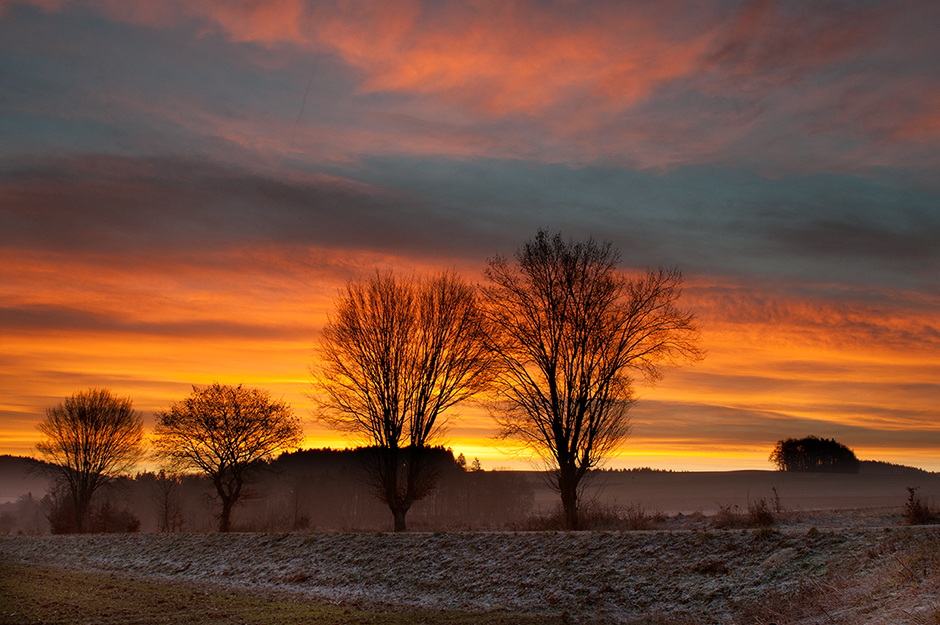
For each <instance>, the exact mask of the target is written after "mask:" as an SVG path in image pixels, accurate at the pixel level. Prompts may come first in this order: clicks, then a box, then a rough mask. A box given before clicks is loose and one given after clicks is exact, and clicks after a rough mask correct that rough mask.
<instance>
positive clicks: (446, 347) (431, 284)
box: [312, 272, 491, 531]
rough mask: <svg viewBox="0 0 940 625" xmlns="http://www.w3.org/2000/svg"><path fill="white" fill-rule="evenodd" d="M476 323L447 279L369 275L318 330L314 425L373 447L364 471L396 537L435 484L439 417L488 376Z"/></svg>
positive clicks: (464, 288)
mask: <svg viewBox="0 0 940 625" xmlns="http://www.w3.org/2000/svg"><path fill="white" fill-rule="evenodd" d="M482 324H483V319H482V316H481V313H480V310H479V308H478V306H477V299H476V294H475V292H474V289H473V288H472V287H471V286H470V285H468V284H467V283H466V282H464V281H463V280H462V279H460V278H459V277H458V276H457V275H456V274H455V273H452V272H444V273H440V274H437V275H435V276H432V277H429V278H426V279H423V280H416V279H403V278H396V277H395V276H394V275H393V274H391V273H376V274H375V275H374V276H372V277H371V278H370V279H368V280H365V281H362V282H350V283H349V284H347V285H346V290H345V293H343V294H342V296H341V297H340V298H339V300H338V302H337V306H336V312H335V314H334V316H333V317H331V318H330V320H329V321H328V323H327V325H326V327H325V328H324V329H323V333H322V337H321V340H320V346H319V365H318V366H317V367H314V368H312V372H313V374H314V388H315V389H316V391H318V393H319V396H320V398H321V408H322V409H321V411H320V414H319V418H320V420H321V421H323V422H324V423H326V424H327V425H329V426H331V427H333V428H336V429H339V430H343V431H346V432H349V433H351V434H353V435H355V436H358V437H359V438H360V439H361V441H362V442H363V443H364V444H365V445H366V446H368V447H371V448H373V453H372V454H369V455H367V462H366V464H367V466H366V470H367V474H368V476H369V479H370V480H371V482H372V484H373V485H374V487H375V490H376V494H377V496H378V497H379V499H380V500H381V501H382V502H383V503H385V504H387V505H388V507H389V510H391V512H392V516H393V518H394V523H395V531H405V529H406V525H405V515H406V514H407V512H408V510H409V509H410V508H411V506H412V504H413V503H414V502H415V501H417V500H419V499H421V498H422V497H424V496H426V495H427V494H428V493H430V492H431V490H432V489H433V487H434V482H435V478H436V475H435V470H434V463H433V461H432V458H433V457H434V456H433V454H430V453H428V448H429V444H430V443H431V442H433V441H434V440H435V438H436V437H438V436H439V434H440V432H441V427H442V425H443V421H442V415H443V414H444V413H445V412H446V411H447V410H448V409H450V408H451V407H452V406H454V405H455V404H457V403H459V402H461V401H464V400H466V399H468V398H470V397H471V396H473V395H474V394H476V393H478V392H480V391H481V390H482V389H483V388H484V387H485V386H486V384H487V383H488V381H489V379H490V362H491V360H490V356H489V353H488V351H487V349H486V346H485V342H484V337H485V332H484V330H483V325H482Z"/></svg>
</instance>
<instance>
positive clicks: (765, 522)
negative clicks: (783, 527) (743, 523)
mask: <svg viewBox="0 0 940 625" xmlns="http://www.w3.org/2000/svg"><path fill="white" fill-rule="evenodd" d="M776 524H777V517H776V516H774V513H773V511H772V510H771V509H770V506H768V505H767V500H765V499H759V500H757V501H752V502H750V503H748V504H747V525H748V527H770V526H772V525H776Z"/></svg>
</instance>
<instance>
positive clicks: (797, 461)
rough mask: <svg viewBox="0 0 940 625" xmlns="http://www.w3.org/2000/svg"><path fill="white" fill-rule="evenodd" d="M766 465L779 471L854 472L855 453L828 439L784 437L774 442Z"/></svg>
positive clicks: (856, 466) (856, 459) (856, 465)
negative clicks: (770, 463) (772, 466)
mask: <svg viewBox="0 0 940 625" xmlns="http://www.w3.org/2000/svg"><path fill="white" fill-rule="evenodd" d="M769 460H770V462H772V463H774V464H775V465H777V468H778V469H779V470H781V471H809V472H826V473H858V469H859V461H858V458H856V457H855V452H853V451H852V450H851V449H849V448H848V447H846V446H845V445H843V444H842V443H839V442H836V441H835V440H834V439H831V438H818V437H816V436H807V437H806V438H800V439H796V438H788V439H786V440H784V441H777V445H776V446H775V447H774V450H773V451H772V452H771V453H770V458H769Z"/></svg>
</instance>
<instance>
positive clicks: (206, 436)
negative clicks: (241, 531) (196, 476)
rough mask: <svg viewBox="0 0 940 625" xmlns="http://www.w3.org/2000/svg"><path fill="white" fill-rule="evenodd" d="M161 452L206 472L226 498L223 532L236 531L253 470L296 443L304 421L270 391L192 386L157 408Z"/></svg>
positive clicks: (177, 464)
mask: <svg viewBox="0 0 940 625" xmlns="http://www.w3.org/2000/svg"><path fill="white" fill-rule="evenodd" d="M156 417H157V426H156V429H155V431H154V447H155V449H156V455H157V457H159V458H161V459H163V460H165V461H168V462H169V464H170V465H171V468H172V469H175V470H197V471H201V472H202V473H204V474H205V475H207V476H208V477H209V478H210V479H211V480H212V484H213V486H215V489H216V493H218V496H219V499H220V500H221V502H222V510H221V512H220V514H219V531H220V532H228V531H230V530H231V516H232V508H233V507H234V506H235V504H236V503H237V502H238V500H239V499H240V498H241V497H242V496H243V495H244V492H243V488H244V486H245V483H246V480H247V478H248V474H249V472H250V470H251V469H253V468H254V467H255V466H257V464H258V463H260V462H261V461H263V460H266V459H269V458H271V457H272V455H273V454H275V453H276V452H278V451H281V450H284V449H288V448H291V447H296V446H297V445H298V444H299V443H300V440H301V437H302V432H303V431H302V428H301V425H300V420H299V419H298V418H297V417H296V416H294V414H293V412H292V411H291V408H290V406H289V405H288V404H287V403H285V402H282V401H275V400H272V399H271V396H270V394H269V393H268V392H267V391H264V390H260V389H249V388H244V387H242V385H238V386H228V385H222V384H219V383H217V382H216V383H213V384H211V385H209V386H207V387H205V388H198V387H196V386H195V385H194V386H193V392H192V393H191V394H190V396H189V397H187V398H186V399H184V400H182V401H179V402H175V403H173V404H172V405H171V406H170V409H169V410H166V411H163V412H158V413H156Z"/></svg>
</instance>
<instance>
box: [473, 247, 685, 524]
mask: <svg viewBox="0 0 940 625" xmlns="http://www.w3.org/2000/svg"><path fill="white" fill-rule="evenodd" d="M618 261H619V253H618V252H617V251H616V250H615V249H613V248H612V247H611V244H610V243H604V244H602V245H601V244H598V243H596V242H595V241H594V240H593V239H588V240H587V241H585V242H582V243H575V242H573V241H565V240H564V239H562V237H561V235H560V234H556V235H554V236H550V235H549V234H548V233H547V232H545V231H539V233H538V234H537V235H536V237H535V238H534V239H532V240H530V241H527V242H526V243H525V245H524V247H523V248H522V250H521V251H520V252H518V253H517V254H516V263H515V264H510V263H509V261H508V260H507V259H506V258H504V257H496V258H494V259H491V260H490V261H489V262H488V266H487V268H486V277H487V278H488V279H489V283H490V284H489V286H487V287H486V288H484V289H483V296H484V300H485V303H486V311H487V315H488V317H489V326H488V327H489V328H490V331H491V334H490V346H491V349H492V350H493V351H494V353H495V354H496V355H497V358H498V360H499V361H500V363H501V365H502V367H501V369H500V374H499V376H498V377H497V380H496V389H497V399H498V401H497V410H496V415H495V416H496V420H497V422H498V424H499V425H500V426H501V435H502V436H503V437H511V438H516V439H518V440H521V441H522V442H524V443H526V444H527V445H529V446H530V447H531V448H532V449H533V450H534V451H535V452H536V453H537V454H538V455H539V456H541V457H542V458H543V459H544V460H545V461H546V462H547V464H548V466H549V467H550V469H551V471H552V476H553V480H552V486H553V487H555V488H556V489H557V490H558V491H559V494H560V495H561V503H562V508H563V512H564V517H565V527H566V528H568V529H577V528H578V505H579V499H580V497H581V488H582V485H583V484H584V479H585V477H586V476H587V475H589V471H590V470H591V469H592V468H593V467H596V466H598V464H600V463H601V462H602V461H603V460H604V458H605V457H606V456H607V455H608V454H610V453H611V452H612V451H613V450H614V449H616V447H617V446H618V445H619V444H620V443H621V442H622V441H623V439H624V438H625V437H626V436H627V433H628V430H629V419H628V410H629V408H630V406H631V404H632V403H633V400H634V398H633V376H634V375H636V374H640V375H642V376H644V377H645V378H646V379H647V380H648V381H653V380H656V379H658V378H659V377H660V376H661V375H662V368H663V366H664V365H666V364H669V363H672V362H676V361H679V360H697V359H700V358H702V357H703V354H702V352H700V351H699V349H698V348H697V346H696V343H697V340H698V329H697V327H696V325H695V324H694V322H693V316H692V314H691V313H690V312H687V311H684V310H682V309H680V308H679V307H678V306H677V305H676V302H677V300H678V298H679V294H680V287H681V284H682V275H681V274H680V273H679V272H678V271H664V270H660V271H648V272H647V273H646V275H644V276H641V277H638V278H629V277H627V276H625V275H623V274H621V273H619V272H618V271H617V269H616V265H617V262H618Z"/></svg>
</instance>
